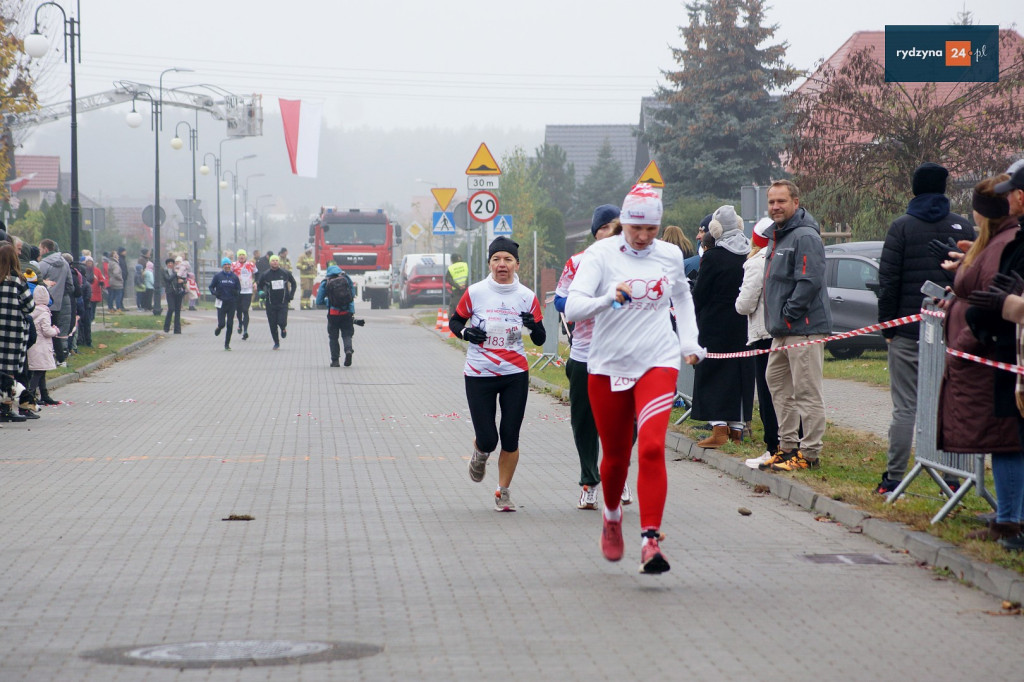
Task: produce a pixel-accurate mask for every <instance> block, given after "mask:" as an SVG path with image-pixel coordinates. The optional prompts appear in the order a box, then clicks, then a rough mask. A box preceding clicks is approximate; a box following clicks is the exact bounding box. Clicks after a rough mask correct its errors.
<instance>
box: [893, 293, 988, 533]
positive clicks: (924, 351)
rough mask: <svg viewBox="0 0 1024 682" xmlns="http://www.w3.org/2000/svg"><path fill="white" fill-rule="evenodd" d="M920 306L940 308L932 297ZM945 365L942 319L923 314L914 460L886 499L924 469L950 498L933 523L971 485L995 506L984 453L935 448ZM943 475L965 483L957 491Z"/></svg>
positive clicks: (968, 489) (918, 366) (919, 349)
mask: <svg viewBox="0 0 1024 682" xmlns="http://www.w3.org/2000/svg"><path fill="white" fill-rule="evenodd" d="M921 307H922V309H923V310H926V311H935V310H938V308H937V307H936V306H935V305H934V304H932V303H931V300H930V299H925V302H924V303H923V304H922V306H921ZM945 366H946V343H945V341H944V340H943V337H942V319H940V318H938V317H935V316H933V315H924V316H923V319H922V320H921V333H920V343H919V344H918V364H917V427H916V443H917V444H916V447H915V450H914V458H915V463H914V467H913V468H912V469H911V470H910V473H908V474H907V475H906V476H904V477H903V481H901V482H900V484H899V486H897V487H896V489H895V490H893V491H892V492H891V493H889V495H888V496H887V497H886V502H890V503H892V502H895V501H896V500H897V499H899V497H900V495H902V494H903V492H904V491H905V490H906V489H907V487H908V486H909V485H910V484H911V482H913V480H914V479H915V478H916V477H917V475H918V474H920V473H921V472H922V471H924V472H925V473H927V474H928V475H929V476H931V478H932V480H933V481H935V483H936V485H938V486H939V489H940V490H942V494H943V495H945V496H946V497H948V498H949V499H948V500H947V502H946V504H945V505H943V507H942V509H940V510H939V511H938V513H937V514H936V515H935V516H933V517H932V521H931V522H932V523H933V524H934V523H938V522H939V521H941V520H942V519H944V518H945V517H946V515H947V514H949V512H950V511H952V510H953V508H954V507H956V505H957V504H959V503H960V501H961V500H962V499H963V498H964V496H965V495H967V493H968V492H970V490H971V488H972V487H974V488H977V490H978V495H980V496H981V497H983V498H984V499H985V501H987V502H988V503H989V504H990V505H992V508H993V509H995V507H996V501H995V499H994V498H993V497H992V495H991V494H990V493H989V492H988V490H986V489H985V453H976V454H962V453H956V452H945V451H943V450H939V449H938V448H937V447H936V435H937V434H936V430H937V425H938V415H939V390H940V388H941V385H942V374H943V371H944V370H945ZM979 369H981V368H980V367H979ZM993 371H996V370H993ZM942 474H951V475H953V476H956V477H958V478H962V479H963V483H961V485H960V488H959V489H958V490H957V491H956V492H953V490H951V489H950V487H949V486H948V485H947V484H946V482H945V481H944V480H943V477H942Z"/></svg>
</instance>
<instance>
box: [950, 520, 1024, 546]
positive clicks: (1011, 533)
mask: <svg viewBox="0 0 1024 682" xmlns="http://www.w3.org/2000/svg"><path fill="white" fill-rule="evenodd" d="M1020 532H1021V526H1020V524H1019V523H1013V522H1012V521H1011V522H1008V523H999V522H998V521H993V522H992V523H990V524H989V525H988V526H986V527H985V528H981V529H979V530H973V531H971V532H970V533H968V534H967V535H965V536H964V539H965V540H986V541H988V542H996V541H997V540H1002V539H1003V538H1012V537H1016V536H1018V535H1020Z"/></svg>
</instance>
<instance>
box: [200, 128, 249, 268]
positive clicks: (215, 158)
mask: <svg viewBox="0 0 1024 682" xmlns="http://www.w3.org/2000/svg"><path fill="white" fill-rule="evenodd" d="M237 139H239V138H237V137H227V138H224V139H223V140H221V141H220V144H219V145H218V146H217V153H216V154H214V153H213V152H206V154H204V155H203V165H202V166H200V167H199V172H200V173H202V174H203V175H209V174H210V167H209V166H207V165H206V158H207V157H209V156H212V157H213V164H214V177H215V178H216V179H217V257H216V258H214V262H215V263H220V259H221V257H222V256H223V255H224V250H223V247H222V246H221V243H220V191H221V190H222V189H223V188H224V185H222V184H221V183H222V182H223V181H222V180H221V177H220V173H221V170H220V160H221V159H223V158H224V143H225V142H231V141H232V140H237Z"/></svg>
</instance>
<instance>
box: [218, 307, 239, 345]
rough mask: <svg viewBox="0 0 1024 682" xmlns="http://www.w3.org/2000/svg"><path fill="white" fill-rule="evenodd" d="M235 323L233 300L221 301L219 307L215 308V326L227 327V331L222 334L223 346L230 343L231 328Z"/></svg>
mask: <svg viewBox="0 0 1024 682" xmlns="http://www.w3.org/2000/svg"><path fill="white" fill-rule="evenodd" d="M234 325H235V301H221V303H220V307H219V308H217V326H218V327H220V328H221V329H223V328H224V327H227V328H228V329H227V333H226V334H225V335H224V346H225V347H226V346H228V345H230V344H231V328H232V327H234ZM239 330H241V324H239Z"/></svg>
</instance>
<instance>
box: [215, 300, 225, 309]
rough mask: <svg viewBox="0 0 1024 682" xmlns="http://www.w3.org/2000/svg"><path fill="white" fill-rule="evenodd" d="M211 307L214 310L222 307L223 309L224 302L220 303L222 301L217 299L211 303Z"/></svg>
mask: <svg viewBox="0 0 1024 682" xmlns="http://www.w3.org/2000/svg"><path fill="white" fill-rule="evenodd" d="M213 307H214V308H223V307H224V301H222V300H220V299H219V298H218V299H217V300H215V301H214V302H213Z"/></svg>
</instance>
